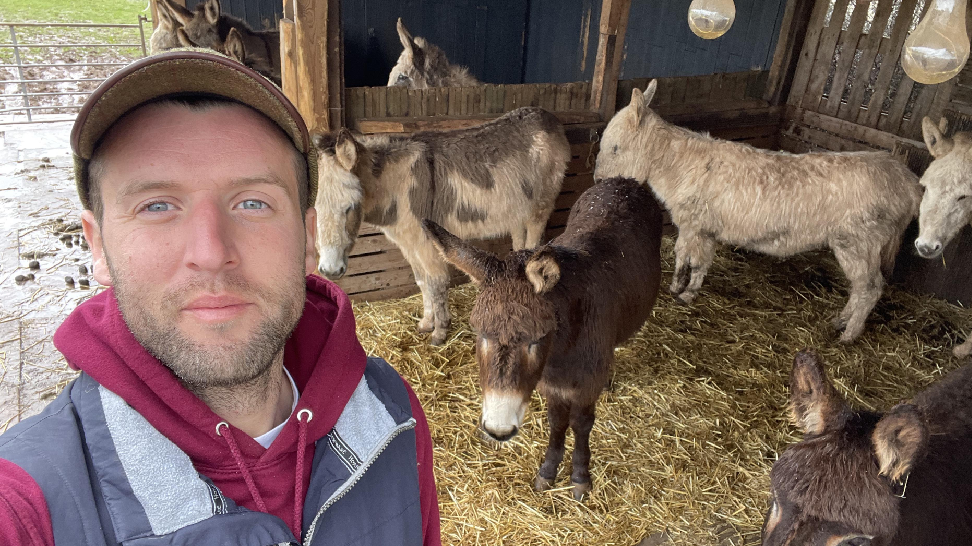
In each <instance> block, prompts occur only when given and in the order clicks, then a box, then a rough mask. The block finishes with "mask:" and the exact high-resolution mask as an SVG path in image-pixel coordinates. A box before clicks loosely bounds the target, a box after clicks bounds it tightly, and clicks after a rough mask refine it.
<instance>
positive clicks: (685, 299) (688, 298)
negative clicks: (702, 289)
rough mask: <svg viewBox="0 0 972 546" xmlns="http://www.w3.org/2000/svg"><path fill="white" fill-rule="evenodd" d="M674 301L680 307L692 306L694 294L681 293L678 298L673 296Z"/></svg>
mask: <svg viewBox="0 0 972 546" xmlns="http://www.w3.org/2000/svg"><path fill="white" fill-rule="evenodd" d="M675 301H676V302H678V303H680V304H682V305H692V302H693V301H695V294H689V293H688V292H682V293H681V294H679V295H678V296H675Z"/></svg>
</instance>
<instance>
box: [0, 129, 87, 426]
mask: <svg viewBox="0 0 972 546" xmlns="http://www.w3.org/2000/svg"><path fill="white" fill-rule="evenodd" d="M70 130H71V124H70V123H47V124H34V125H7V126H4V125H0V432H2V431H3V430H6V428H7V427H8V426H10V425H11V424H13V423H16V422H18V421H20V420H21V419H23V418H25V417H28V416H30V415H33V414H35V413H37V412H38V411H40V410H41V409H42V408H43V406H44V405H45V404H46V403H47V402H48V401H49V400H50V399H51V398H52V397H53V396H54V395H55V394H56V393H57V392H58V390H59V389H60V387H61V386H62V385H63V384H64V383H65V382H66V381H67V380H68V379H70V378H71V377H73V375H74V373H73V372H71V371H70V370H69V369H68V368H67V367H66V363H65V361H64V358H63V357H62V356H61V354H60V353H59V352H57V350H56V349H55V348H54V345H53V343H52V341H51V336H52V335H53V334H54V331H55V330H56V329H57V327H58V326H59V325H60V324H61V322H62V321H63V320H64V318H65V317H67V315H68V313H70V311H71V310H73V309H74V308H75V307H77V305H78V304H79V303H80V302H82V301H84V300H85V299H87V298H88V297H90V296H91V295H93V294H94V293H96V292H97V290H98V287H97V283H96V282H95V280H94V279H93V278H91V277H90V275H88V274H87V272H90V271H91V253H90V252H89V251H88V250H87V245H86V244H84V243H83V239H82V238H81V231H80V224H79V214H80V210H81V204H80V201H79V200H78V196H77V193H76V191H75V188H74V179H73V174H72V163H71V154H70V148H69V145H68V136H69V133H70ZM31 266H33V268H32V267H31ZM68 277H70V278H71V281H72V282H71V283H67V282H66V279H67V278H68ZM85 284H87V285H88V286H85Z"/></svg>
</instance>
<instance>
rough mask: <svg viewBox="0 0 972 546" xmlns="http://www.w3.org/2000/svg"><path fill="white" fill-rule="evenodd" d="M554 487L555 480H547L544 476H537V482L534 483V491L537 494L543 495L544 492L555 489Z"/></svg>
mask: <svg viewBox="0 0 972 546" xmlns="http://www.w3.org/2000/svg"><path fill="white" fill-rule="evenodd" d="M553 485H554V481H553V478H550V479H547V478H544V477H543V476H537V481H535V482H533V490H534V491H536V492H537V493H543V492H544V491H550V490H551V489H553Z"/></svg>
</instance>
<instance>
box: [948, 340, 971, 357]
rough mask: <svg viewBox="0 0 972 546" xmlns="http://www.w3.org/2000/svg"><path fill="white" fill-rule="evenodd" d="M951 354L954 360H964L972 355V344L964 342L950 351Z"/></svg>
mask: <svg viewBox="0 0 972 546" xmlns="http://www.w3.org/2000/svg"><path fill="white" fill-rule="evenodd" d="M952 354H953V355H955V358H965V357H967V356H969V355H970V354H972V343H969V342H965V343H963V344H961V345H956V346H955V348H954V349H952Z"/></svg>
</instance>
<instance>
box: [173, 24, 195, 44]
mask: <svg viewBox="0 0 972 546" xmlns="http://www.w3.org/2000/svg"><path fill="white" fill-rule="evenodd" d="M176 38H177V39H178V40H179V45H181V46H182V47H196V44H194V43H192V40H190V39H189V35H188V34H186V29H185V28H183V27H179V28H177V29H176Z"/></svg>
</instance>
